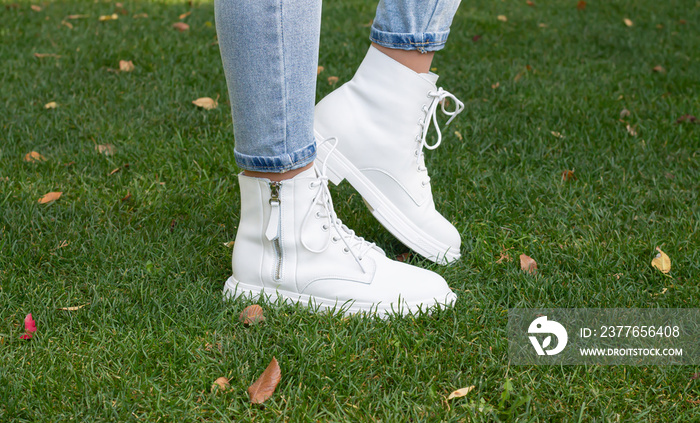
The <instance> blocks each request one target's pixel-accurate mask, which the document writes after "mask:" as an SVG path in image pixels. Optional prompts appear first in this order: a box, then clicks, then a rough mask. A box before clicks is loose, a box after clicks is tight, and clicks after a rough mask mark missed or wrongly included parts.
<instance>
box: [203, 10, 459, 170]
mask: <svg viewBox="0 0 700 423" xmlns="http://www.w3.org/2000/svg"><path fill="white" fill-rule="evenodd" d="M458 5H459V0H380V2H379V5H378V7H377V15H376V17H375V19H374V23H373V25H372V29H371V36H370V39H371V40H372V41H373V42H375V43H377V44H379V45H382V46H385V47H389V48H396V49H402V50H419V51H421V52H426V51H435V50H439V49H441V48H442V47H443V46H444V44H445V41H446V40H447V35H448V34H449V27H450V24H451V23H452V18H453V16H454V14H455V12H456V10H457V6H458ZM214 11H215V18H216V30H217V34H218V40H219V49H220V52H221V60H222V62H223V65H224V72H225V74H226V82H227V84H228V91H229V98H230V100H231V114H232V117H233V130H234V138H235V140H236V144H235V149H234V155H235V159H236V163H237V164H238V166H239V167H241V168H243V169H246V170H253V171H258V172H286V171H288V170H292V169H297V168H301V167H304V166H306V165H307V164H309V163H311V162H312V161H313V160H314V159H315V157H316V144H315V142H314V135H313V118H314V105H315V95H316V70H317V65H318V46H319V35H320V28H321V0H254V1H245V0H215V1H214Z"/></svg>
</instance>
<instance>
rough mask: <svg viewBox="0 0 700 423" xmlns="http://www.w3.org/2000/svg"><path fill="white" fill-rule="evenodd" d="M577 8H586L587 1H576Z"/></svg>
mask: <svg viewBox="0 0 700 423" xmlns="http://www.w3.org/2000/svg"><path fill="white" fill-rule="evenodd" d="M576 8H577V9H578V10H584V9H585V8H586V2H585V1H583V0H579V2H578V3H576Z"/></svg>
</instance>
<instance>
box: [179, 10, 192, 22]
mask: <svg viewBox="0 0 700 423" xmlns="http://www.w3.org/2000/svg"><path fill="white" fill-rule="evenodd" d="M191 14H192V11H189V12H185V13H183V14H182V15H180V16H179V18H180V20H183V19H185V18H186V17H188V16H190V15H191Z"/></svg>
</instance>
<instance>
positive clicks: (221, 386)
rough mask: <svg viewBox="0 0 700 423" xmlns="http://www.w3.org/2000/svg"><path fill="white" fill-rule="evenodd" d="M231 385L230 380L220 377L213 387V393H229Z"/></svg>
mask: <svg viewBox="0 0 700 423" xmlns="http://www.w3.org/2000/svg"><path fill="white" fill-rule="evenodd" d="M230 387H231V385H229V383H228V379H226V378H225V377H220V378H218V379H216V380H215V381H214V384H213V385H211V391H212V392H214V391H216V390H219V391H221V392H225V391H227V390H228V389H229V388H230Z"/></svg>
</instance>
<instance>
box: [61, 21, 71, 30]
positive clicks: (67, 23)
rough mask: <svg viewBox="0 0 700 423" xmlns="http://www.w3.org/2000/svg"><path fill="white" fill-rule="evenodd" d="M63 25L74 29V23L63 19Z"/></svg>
mask: <svg viewBox="0 0 700 423" xmlns="http://www.w3.org/2000/svg"><path fill="white" fill-rule="evenodd" d="M61 25H65V26H67V27H68V29H73V24H72V23H70V22H67V21H61Z"/></svg>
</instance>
